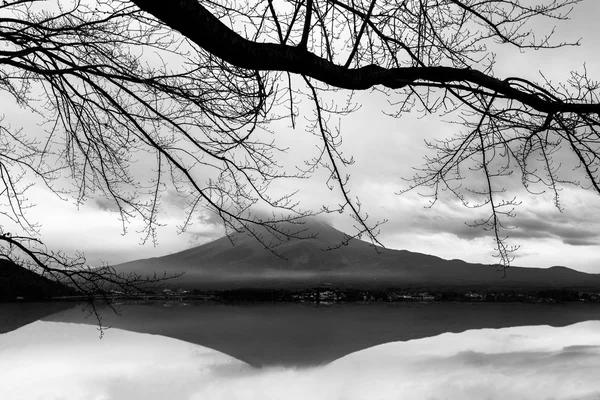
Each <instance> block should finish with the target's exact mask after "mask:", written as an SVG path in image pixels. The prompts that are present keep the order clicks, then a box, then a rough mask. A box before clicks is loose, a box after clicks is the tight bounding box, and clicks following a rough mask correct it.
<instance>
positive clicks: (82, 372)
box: [0, 321, 600, 400]
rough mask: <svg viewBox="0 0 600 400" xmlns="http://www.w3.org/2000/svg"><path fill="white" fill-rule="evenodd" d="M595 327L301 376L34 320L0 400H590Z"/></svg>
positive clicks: (432, 342)
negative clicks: (400, 399)
mask: <svg viewBox="0 0 600 400" xmlns="http://www.w3.org/2000/svg"><path fill="white" fill-rule="evenodd" d="M599 333H600V321H589V322H584V323H579V324H575V325H571V326H568V327H563V328H553V327H549V326H533V327H531V326H530V327H516V328H505V329H497V330H494V329H482V330H472V331H466V332H463V333H458V334H450V333H447V334H442V335H439V336H436V337H431V338H425V339H418V340H411V341H408V342H395V343H388V344H384V345H380V346H376V347H373V348H370V349H366V350H362V351H359V352H357V353H354V354H351V355H348V356H346V357H344V358H342V359H339V360H337V361H335V362H333V363H331V364H329V365H326V366H323V367H314V368H307V369H293V368H266V369H255V368H252V367H250V366H248V365H247V364H245V363H243V362H241V361H238V360H235V359H233V358H231V357H229V356H226V355H224V354H222V353H219V352H217V351H214V350H211V349H208V348H205V347H202V346H196V345H191V344H189V343H186V342H182V341H179V340H175V339H170V338H166V337H162V336H156V335H148V334H139V333H132V332H127V331H122V330H118V329H113V330H111V331H109V334H107V335H106V336H105V337H104V339H102V340H99V339H98V335H97V332H95V328H94V327H92V326H89V325H77V324H66V323H56V322H41V321H38V322H35V323H33V324H31V325H28V326H25V327H23V328H21V329H19V330H17V331H13V332H11V333H8V334H5V335H1V336H0V398H3V399H4V398H6V399H13V400H21V399H23V400H24V399H27V400H33V399H65V400H79V399H94V400H120V399H128V400H129V399H131V400H136V399H140V400H141V399H144V400H146V399H150V400H153V399H157V400H158V399H161V400H162V399H167V398H168V399H192V400H200V399H202V400H212V399H223V400H224V399H232V400H235V399H240V400H241V399H261V400H262V399H289V400H294V399H307V398H310V399H347V400H353V399H367V398H368V399H381V400H384V399H390V400H391V399H398V398H422V399H442V398H443V399H482V398H485V399H507V398H510V399H547V398H552V399H597V398H598V397H599V396H600V381H599V380H598V379H597V377H598V376H597V374H598V370H599V368H600V335H599Z"/></svg>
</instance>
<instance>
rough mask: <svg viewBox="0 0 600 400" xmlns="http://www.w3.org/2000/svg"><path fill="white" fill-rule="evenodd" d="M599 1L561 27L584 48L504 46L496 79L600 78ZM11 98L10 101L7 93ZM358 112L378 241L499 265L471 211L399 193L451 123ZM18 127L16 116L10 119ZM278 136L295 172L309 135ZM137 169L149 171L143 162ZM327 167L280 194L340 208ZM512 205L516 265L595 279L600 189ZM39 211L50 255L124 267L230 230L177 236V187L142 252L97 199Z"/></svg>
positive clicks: (378, 100) (49, 202)
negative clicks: (153, 239)
mask: <svg viewBox="0 0 600 400" xmlns="http://www.w3.org/2000/svg"><path fill="white" fill-rule="evenodd" d="M598 12H600V4H598V3H597V2H595V1H593V0H586V1H584V2H583V3H582V4H579V5H577V6H576V7H575V9H574V10H573V13H572V20H571V21H567V22H560V21H558V22H557V26H556V33H555V35H556V38H557V39H559V40H565V41H568V40H577V39H578V38H581V39H582V44H581V46H579V47H574V48H565V49H561V50H557V51H551V50H545V51H529V52H526V53H524V54H522V53H519V52H518V51H514V50H507V49H504V48H502V49H501V51H500V52H499V54H498V58H497V66H496V76H498V77H506V76H521V77H524V78H531V79H539V75H538V71H543V72H544V74H545V75H546V76H547V77H549V78H550V79H552V80H554V81H565V80H566V79H567V78H568V77H569V71H571V70H581V69H582V67H583V64H584V63H585V64H586V67H587V70H588V72H589V75H590V76H591V77H592V78H594V77H596V78H597V79H600V76H598V75H600V72H598V71H600V54H599V53H598V51H597V49H598V48H599V45H600V42H599V40H600V39H598V38H600V28H599V27H598V24H597V16H598V15H600V14H598ZM532 28H534V29H538V28H539V29H541V30H542V31H547V30H548V29H551V28H552V25H548V23H547V22H546V23H544V24H537V25H536V24H535V23H534V24H533V25H532ZM0 99H1V101H2V102H3V103H5V102H6V101H8V100H7V98H5V97H2V98H0ZM355 100H356V101H357V102H358V103H360V104H361V105H362V108H361V109H360V110H359V111H358V112H356V113H354V114H352V115H351V116H349V117H347V118H345V119H344V120H342V123H341V129H342V135H343V140H344V143H343V147H342V150H343V151H344V153H345V154H348V155H352V156H353V157H354V159H355V164H354V165H353V166H351V167H350V168H349V169H348V170H347V171H346V172H348V173H350V174H351V181H350V186H349V187H350V188H351V191H352V192H351V194H352V196H358V197H359V198H360V200H361V202H362V203H363V209H364V210H365V211H366V212H368V214H369V215H370V218H369V221H376V220H383V219H388V222H387V223H386V224H385V225H383V226H382V227H381V232H380V235H379V237H378V239H379V240H380V242H381V243H382V244H383V245H385V246H386V247H388V248H393V249H406V250H410V251H416V252H422V253H428V254H434V255H437V256H440V257H443V258H447V259H454V258H459V259H463V260H466V261H469V262H482V263H493V262H495V261H496V259H494V258H493V257H492V254H493V253H494V242H493V240H492V239H491V238H490V237H489V235H488V234H486V232H484V231H482V230H481V229H473V228H469V227H468V226H467V225H466V223H471V222H473V221H474V220H475V219H477V218H478V214H477V211H473V210H469V209H465V208H464V207H462V206H461V205H460V204H459V202H458V201H457V200H456V199H453V198H451V197H442V198H441V200H440V201H439V202H438V203H437V204H436V205H435V206H434V207H433V208H427V205H428V203H427V199H426V198H423V197H422V196H419V195H418V193H417V192H410V193H407V194H403V195H396V194H395V193H397V192H398V191H400V190H402V189H404V188H406V186H407V183H406V182H405V181H404V180H403V179H402V178H403V177H405V178H406V177H410V176H411V175H412V173H413V172H412V167H418V166H420V165H422V163H423V156H424V155H426V154H428V153H427V148H426V146H425V144H424V140H425V139H433V138H443V137H446V136H448V135H450V134H452V132H453V129H455V127H453V126H451V125H449V124H446V123H444V122H442V121H441V120H440V118H439V117H437V116H427V117H424V118H418V116H417V115H404V116H402V117H401V118H400V119H394V118H391V117H387V116H385V115H384V114H383V112H382V111H387V112H393V107H392V106H390V105H389V104H388V103H387V99H386V98H385V97H384V96H382V95H380V94H377V93H370V92H361V93H358V94H357V97H356V99H355ZM304 103H305V104H304V105H302V106H300V112H301V117H303V116H310V112H311V109H310V107H309V105H308V103H307V102H306V101H305V102H304ZM14 112H15V114H14V115H16V120H17V121H19V120H20V121H24V122H23V125H24V126H25V127H28V126H27V123H26V122H25V121H26V120H27V118H28V116H27V114H26V112H25V111H24V110H15V111H14ZM13 121H14V120H13ZM271 129H273V131H274V132H275V140H276V141H277V143H278V144H279V145H280V146H282V147H289V151H288V154H287V155H286V157H285V159H283V160H282V162H283V163H284V164H285V165H288V166H289V167H290V168H293V167H294V166H295V165H302V162H303V160H305V159H308V158H310V157H311V155H313V154H314V151H315V147H314V145H315V142H314V138H313V137H311V136H310V135H309V134H307V133H306V132H304V131H303V130H302V128H301V127H300V128H297V129H296V130H293V129H291V128H290V127H289V121H279V122H276V123H274V124H273V125H272V126H271ZM140 168H142V167H140ZM325 179H326V178H325V176H324V174H323V173H322V172H319V173H317V174H316V175H315V176H314V177H313V178H311V179H308V180H303V181H282V182H280V183H277V184H275V185H274V187H273V190H274V191H289V190H295V189H298V190H299V193H298V195H297V199H298V200H299V201H300V205H301V207H304V208H313V209H319V208H320V207H321V206H322V205H323V203H324V202H327V203H328V204H330V205H332V204H333V205H335V204H336V203H337V202H339V201H340V198H339V197H336V196H339V194H338V193H336V191H335V190H334V191H330V190H329V189H328V188H327V187H326V185H325ZM507 189H508V191H507V193H506V196H507V198H510V197H512V196H513V195H514V196H517V198H518V200H520V201H521V202H522V204H521V205H520V206H519V207H518V208H517V210H516V212H517V217H516V218H515V219H514V224H515V225H517V226H518V228H517V229H515V230H513V231H512V232H510V235H511V237H510V243H511V244H514V245H519V246H520V249H519V250H518V252H517V253H516V259H515V261H514V265H520V266H528V267H550V266H554V265H563V266H568V267H571V268H574V269H578V270H581V271H586V272H596V273H600V198H599V197H598V195H597V194H594V193H592V192H590V191H584V190H581V189H577V188H569V187H566V188H564V190H563V191H562V192H561V201H562V204H563V206H564V211H563V212H559V211H558V210H557V209H556V208H555V207H554V205H553V201H552V196H550V195H548V194H543V195H538V196H532V195H529V194H528V193H526V192H525V190H524V189H523V188H522V187H519V185H513V184H511V185H509V186H508V187H507ZM28 197H29V199H30V200H31V201H32V202H33V203H35V204H37V205H36V207H34V208H32V209H30V210H29V211H28V216H29V218H30V219H31V220H34V221H37V222H39V223H40V224H41V230H40V232H41V238H42V239H43V240H44V241H45V242H46V243H47V245H48V246H49V247H50V248H52V249H59V250H62V251H65V252H67V253H72V252H74V251H80V252H83V253H84V254H85V255H86V256H87V258H88V261H89V262H90V263H91V264H93V265H98V264H99V263H100V262H108V263H112V264H118V263H120V262H125V261H130V260H134V259H139V258H148V257H155V256H161V255H166V254H171V253H174V252H177V251H181V250H184V249H187V248H189V247H192V246H197V245H201V244H203V243H207V242H209V241H211V240H214V239H216V238H218V237H220V236H222V235H223V228H222V226H221V225H220V223H219V221H218V219H217V218H216V217H215V216H214V215H212V214H210V213H208V212H200V215H198V218H196V219H195V222H194V224H193V225H192V226H191V227H190V229H189V230H188V231H187V232H185V233H183V234H177V229H176V226H177V225H179V224H180V223H181V222H182V219H183V218H184V215H183V212H182V210H181V206H182V204H183V201H182V199H181V198H178V197H177V196H176V195H175V194H174V193H173V192H168V193H167V194H166V195H165V198H164V199H163V204H162V206H161V207H162V208H161V212H160V218H161V219H160V221H159V222H161V223H163V224H165V226H164V227H162V228H160V229H159V230H158V245H157V246H153V245H152V244H151V243H146V244H145V245H141V244H140V242H141V235H140V234H138V233H136V230H139V228H140V226H141V225H140V224H141V221H135V220H134V221H132V223H131V225H130V226H129V229H128V233H127V234H126V235H123V234H122V233H123V232H122V225H121V222H120V221H119V219H118V214H116V213H115V212H113V211H111V208H110V204H109V203H107V202H106V200H104V199H102V198H98V197H97V198H91V199H89V200H88V201H87V202H86V203H85V204H83V205H81V206H79V207H77V206H75V204H74V201H73V200H72V199H71V200H66V201H64V200H61V199H59V198H58V197H56V196H55V195H53V194H52V193H51V192H50V191H48V190H47V189H45V188H43V187H41V186H40V185H36V186H35V187H33V188H31V189H30V191H29V192H28ZM326 218H327V219H328V220H329V221H330V222H331V224H332V225H333V226H334V227H336V228H337V229H340V230H343V231H346V232H348V233H352V232H353V228H352V224H353V221H352V219H350V217H349V216H347V215H328V216H326Z"/></svg>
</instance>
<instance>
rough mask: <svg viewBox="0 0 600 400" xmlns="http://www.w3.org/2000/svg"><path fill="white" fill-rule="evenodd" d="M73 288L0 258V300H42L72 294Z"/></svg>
mask: <svg viewBox="0 0 600 400" xmlns="http://www.w3.org/2000/svg"><path fill="white" fill-rule="evenodd" d="M73 293H74V290H73V289H71V288H69V287H67V286H65V285H63V284H61V283H59V282H55V281H52V280H50V279H48V278H45V277H43V276H41V275H39V274H36V273H35V272H32V271H30V270H28V269H25V268H23V267H20V266H18V265H16V264H14V263H13V262H11V261H8V260H0V301H9V300H16V299H18V298H24V299H27V300H42V299H45V298H48V297H54V296H66V295H69V294H73Z"/></svg>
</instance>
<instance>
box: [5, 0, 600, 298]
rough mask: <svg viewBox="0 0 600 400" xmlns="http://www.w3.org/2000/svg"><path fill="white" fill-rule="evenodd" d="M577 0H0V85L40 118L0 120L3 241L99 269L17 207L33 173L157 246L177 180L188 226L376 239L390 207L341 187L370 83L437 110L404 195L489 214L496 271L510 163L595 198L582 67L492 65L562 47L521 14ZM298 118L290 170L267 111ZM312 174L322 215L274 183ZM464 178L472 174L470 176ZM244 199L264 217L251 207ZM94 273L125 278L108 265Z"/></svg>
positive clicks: (12, 248) (61, 272)
mask: <svg viewBox="0 0 600 400" xmlns="http://www.w3.org/2000/svg"><path fill="white" fill-rule="evenodd" d="M579 2H580V1H579V0H550V1H529V0H521V1H519V0H513V1H474V0H405V1H389V0H352V1H344V0H290V1H285V0H268V1H263V2H251V1H250V2H244V1H231V0H223V1H218V0H217V1H198V0H97V1H94V0H75V1H56V2H52V1H42V0H8V1H4V2H3V3H2V4H0V43H1V44H2V46H0V93H2V96H3V99H4V100H3V101H4V102H6V101H11V102H13V103H15V104H18V105H19V106H20V107H23V108H25V109H26V110H28V111H29V112H30V113H32V115H36V116H38V117H40V118H42V119H43V121H44V123H43V124H42V125H41V126H40V127H39V128H37V129H35V132H32V131H30V130H31V129H26V128H23V129H21V127H20V126H19V121H10V120H9V118H7V117H6V116H5V117H4V119H2V121H0V135H1V136H0V177H1V178H2V192H1V193H0V195H1V196H2V199H3V200H2V209H1V212H2V217H3V218H4V219H6V220H7V221H9V220H10V221H11V224H12V226H15V227H16V228H14V229H17V230H18V232H15V231H14V229H13V228H11V229H12V230H13V231H12V233H11V232H9V230H8V228H5V225H4V224H2V228H0V241H1V242H2V250H1V251H2V255H3V257H6V258H9V259H12V260H19V261H21V262H25V263H29V264H30V265H32V266H34V267H35V268H39V269H41V270H43V271H46V272H47V273H50V274H54V275H57V276H62V277H63V278H64V277H66V278H67V279H68V280H71V281H72V282H73V283H76V284H78V285H83V284H82V283H80V282H82V280H81V279H80V278H82V279H83V281H84V282H87V283H89V282H92V286H85V285H83V286H82V289H84V290H87V291H93V290H96V289H98V286H97V285H98V284H96V283H93V282H99V281H100V280H98V281H97V280H95V279H96V277H97V275H98V271H99V270H96V269H90V268H89V267H86V264H85V261H84V260H83V258H81V257H76V258H75V259H72V258H69V257H67V256H66V255H64V254H62V253H60V252H58V253H57V252H53V251H50V250H48V249H46V248H45V247H44V246H43V243H41V242H40V241H39V239H36V236H35V235H36V230H37V228H38V227H37V226H36V224H35V223H34V222H30V221H29V220H28V219H27V218H26V213H25V211H26V207H27V206H28V203H27V199H26V197H25V191H26V189H27V188H28V187H29V186H30V185H31V184H32V183H33V182H36V183H42V184H44V185H46V186H48V187H49V188H51V189H52V190H53V191H54V192H55V193H57V194H58V195H60V196H73V197H74V198H75V199H76V200H77V201H78V202H84V201H85V200H86V199H88V198H89V197H90V196H93V195H101V196H104V197H106V198H108V199H110V200H111V201H112V203H113V204H114V207H115V208H116V209H117V210H118V211H119V213H120V216H121V219H122V221H123V229H124V230H126V229H127V226H128V222H129V221H130V220H131V219H132V218H141V219H143V221H144V222H145V229H144V230H143V232H142V236H143V238H144V240H145V241H153V240H156V236H155V235H156V228H157V226H160V223H161V222H160V219H159V218H158V210H159V209H160V203H161V197H162V195H163V193H164V191H165V188H166V187H167V186H168V185H173V186H174V187H175V188H176V190H177V192H178V193H179V194H180V195H181V196H184V197H185V198H186V201H187V206H186V212H187V215H188V219H187V220H184V221H182V223H181V226H180V229H181V230H182V231H183V230H185V229H186V228H187V226H188V224H189V223H190V221H191V218H192V217H193V216H194V215H195V214H196V213H197V212H198V211H199V210H201V209H209V210H210V211H212V212H213V213H215V214H216V215H218V216H219V217H220V219H221V220H222V222H223V223H224V224H225V227H226V229H227V230H228V232H233V231H237V232H240V231H247V232H249V234H251V235H254V236H255V238H256V239H257V240H259V241H260V242H261V243H263V244H264V246H265V247H266V248H267V249H269V250H271V251H276V247H274V246H276V244H273V243H274V241H272V238H270V237H269V235H271V236H274V237H275V238H282V237H286V236H295V237H298V236H302V227H301V225H298V229H294V230H289V228H287V227H288V226H289V225H287V224H282V223H283V222H286V221H288V222H289V221H291V222H299V221H301V219H302V217H304V216H306V215H310V214H313V213H315V212H334V211H339V212H347V213H348V214H350V215H351V216H352V217H353V218H354V220H355V221H356V223H355V226H356V228H357V229H356V232H355V235H354V236H362V237H364V236H366V237H367V238H368V239H370V240H371V242H372V243H374V244H380V243H379V241H378V239H377V227H378V226H379V225H380V224H381V223H382V222H384V221H370V220H369V219H368V213H367V212H368V210H363V209H362V208H361V202H360V200H359V199H357V198H355V197H354V196H353V195H352V194H351V193H350V190H349V188H348V179H349V176H350V175H349V171H350V170H349V166H350V165H351V164H352V163H353V159H352V157H351V156H350V157H348V156H346V155H345V154H344V153H343V151H342V139H343V137H344V132H343V128H339V127H338V126H337V125H336V121H337V117H338V116H340V117H343V116H346V115H348V114H351V113H353V112H355V111H356V109H357V108H358V105H357V104H356V103H355V102H354V101H353V98H352V96H353V94H354V93H355V92H356V91H365V90H374V91H379V92H383V93H385V94H387V95H388V96H390V102H391V104H392V107H391V109H392V112H391V114H392V117H399V116H401V115H402V114H405V113H420V114H423V115H444V116H445V117H446V119H448V120H449V121H450V123H454V124H456V125H455V134H454V135H453V136H452V137H448V138H447V139H446V140H444V141H439V142H438V141H436V142H431V143H428V144H427V145H428V146H429V147H430V150H431V151H430V152H429V153H427V154H425V155H424V156H425V159H424V164H423V165H422V166H416V167H417V169H416V173H415V175H414V176H412V177H407V178H408V182H409V183H408V186H407V187H406V188H405V189H404V190H405V191H407V190H414V189H417V188H419V190H421V191H423V190H424V192H423V193H425V194H426V195H427V196H429V197H430V198H431V204H432V205H433V204H434V203H435V202H436V201H437V199H438V195H439V194H440V193H441V191H449V192H451V193H452V194H453V195H454V196H456V197H457V198H458V199H459V200H460V201H461V202H462V203H463V205H465V206H466V207H474V208H482V209H486V210H487V217H486V218H483V219H481V220H477V221H475V222H474V223H473V225H474V226H475V227H476V228H480V229H481V228H483V229H486V230H490V231H491V232H492V233H493V237H494V239H495V243H496V251H497V256H498V258H499V265H501V266H502V267H504V268H506V267H508V266H509V265H510V263H511V261H512V259H513V256H512V252H513V251H514V250H515V249H516V248H515V247H514V246H510V245H509V244H508V243H507V241H506V239H507V230H509V229H510V223H509V222H507V221H508V220H509V219H510V217H511V216H513V215H514V212H515V211H514V210H515V206H516V205H518V200H517V199H514V198H510V197H508V198H507V197H506V196H505V195H504V194H505V193H504V183H503V178H504V177H506V176H508V175H511V174H513V173H517V174H520V176H521V181H522V183H523V185H524V186H525V187H526V188H528V189H530V190H531V191H532V192H535V191H536V190H537V189H531V188H533V187H534V186H535V187H537V185H542V186H545V187H547V188H549V189H550V190H551V191H552V192H553V193H554V196H555V203H556V206H557V207H559V208H560V207H561V203H560V201H559V192H560V189H561V185H565V184H573V185H579V186H581V187H584V188H589V189H591V190H594V191H596V192H598V193H600V175H599V173H598V166H599V165H600V158H599V154H600V153H599V143H600V141H599V136H598V129H599V123H600V102H599V99H598V93H599V91H598V89H599V86H600V85H599V84H598V82H597V81H595V80H593V79H592V78H591V77H588V75H587V71H586V70H585V69H584V70H583V71H582V72H572V74H571V78H570V79H569V80H568V81H567V82H562V83H558V84H557V83H553V82H551V81H550V80H548V79H545V77H544V75H543V74H541V75H540V79H539V80H537V81H533V80H531V79H527V78H525V77H522V76H496V74H495V70H494V67H495V61H496V52H495V50H494V49H497V48H499V46H507V47H511V48H517V49H521V50H523V51H529V50H535V49H549V51H558V52H560V49H561V48H562V47H565V46H574V45H577V44H578V42H573V43H569V42H563V41H561V40H560V39H557V38H555V37H554V36H553V31H549V32H537V31H536V30H535V29H533V28H532V27H531V26H532V25H531V21H532V20H539V19H547V20H552V21H556V22H557V23H558V22H560V21H562V20H566V19H568V14H569V11H570V10H571V8H572V7H574V6H576V5H577V3H579ZM332 99H335V101H332ZM300 104H303V105H302V107H300ZM307 107H308V108H307ZM306 110H309V111H306ZM307 112H308V113H309V114H310V115H309V116H308V117H307V118H308V120H309V123H308V129H309V131H310V132H311V133H312V134H314V135H315V136H316V137H317V138H318V139H319V143H320V147H319V151H318V154H317V156H316V157H310V158H309V159H307V160H306V163H305V165H303V166H302V167H301V168H299V169H298V170H295V171H286V170H285V169H284V168H282V167H281V166H280V165H279V164H278V161H277V160H278V156H279V155H280V154H281V153H282V152H285V151H286V149H285V148H282V147H280V146H279V144H278V140H277V132H273V131H272V128H271V123H272V122H273V121H277V120H282V119H286V120H287V121H289V123H290V124H291V125H292V126H294V127H295V126H296V125H297V118H298V117H300V116H305V117H306V115H302V114H303V113H304V114H306V113H307ZM565 149H566V150H568V151H569V152H570V154H572V155H573V156H574V157H575V159H576V161H577V165H578V173H579V176H580V178H579V179H573V178H572V176H571V175H567V176H564V175H562V173H561V172H562V171H561V168H560V166H561V164H560V162H557V161H556V160H555V158H556V154H558V153H562V152H563V151H564V150H565ZM140 159H142V160H144V162H145V163H146V164H147V165H150V166H151V170H152V171H153V178H151V179H150V180H147V179H146V180H144V179H143V178H140V175H139V171H138V170H136V168H135V161H136V160H140ZM318 168H321V169H325V170H326V171H328V179H327V181H326V184H327V185H328V186H330V187H331V188H334V189H335V192H336V193H337V194H338V196H339V199H340V201H339V207H337V208H335V209H334V208H331V207H326V206H325V207H324V208H323V209H322V210H305V209H303V208H302V205H301V204H298V202H297V200H296V198H295V193H294V192H293V191H291V192H290V193H288V194H285V195H283V196H273V195H272V192H271V191H270V190H269V186H270V185H271V184H272V183H273V182H274V181H277V180H281V179H302V178H308V177H310V176H311V175H312V174H313V173H314V172H315V171H316V169H318ZM465 171H467V172H465ZM146 172H147V171H146ZM469 174H470V175H472V174H479V176H480V179H479V180H478V181H476V183H475V184H473V181H472V180H467V179H465V176H466V175H469ZM257 207H263V208H265V207H266V208H268V209H269V210H271V211H272V212H273V213H272V216H271V217H269V218H265V217H264V216H262V215H259V214H255V213H253V210H254V209H256V208H257ZM257 227H261V229H257ZM264 232H267V233H268V234H267V235H265V234H264ZM65 267H69V268H65ZM100 275H102V274H100ZM98 278H102V279H104V278H110V279H112V280H113V281H116V282H118V283H120V284H126V283H127V282H131V281H132V278H131V277H130V278H129V279H127V278H126V277H119V276H118V274H117V273H116V272H115V271H114V270H112V269H110V268H107V269H105V270H104V275H103V276H100V277H98ZM136 279H137V278H136ZM136 279H133V281H136Z"/></svg>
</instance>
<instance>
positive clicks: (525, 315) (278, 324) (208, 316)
mask: <svg viewBox="0 0 600 400" xmlns="http://www.w3.org/2000/svg"><path fill="white" fill-rule="evenodd" d="M119 309H120V311H121V314H122V316H117V315H115V314H114V313H112V311H110V310H108V309H104V310H102V316H103V323H104V324H105V325H108V326H112V327H115V328H120V329H125V330H129V331H134V332H140V333H152V334H158V335H163V336H168V337H171V338H175V339H180V340H184V341H187V342H190V343H195V344H199V345H201V346H205V347H209V348H211V349H214V350H217V351H219V352H222V353H225V354H228V355H230V356H232V357H234V358H236V359H238V360H241V361H244V362H246V363H248V364H250V365H252V366H255V367H267V366H299V367H306V366H311V365H322V364H327V363H329V362H331V361H333V360H336V359H338V358H341V357H343V356H345V355H348V354H350V353H353V352H356V351H360V350H362V349H366V348H369V347H372V346H376V345H379V344H383V343H388V342H395V341H406V340H411V339H418V338H423V337H429V336H435V335H439V334H441V333H445V332H462V331H465V330H468V329H481V328H503V327H511V326H524V325H551V326H566V325H570V324H573V323H577V322H581V321H587V320H600V305H598V304H558V305H557V304H553V305H549V304H524V303H430V304H419V303H396V304H337V305H330V306H323V305H320V306H317V305H312V304H290V303H282V304H279V303H277V304H242V305H224V304H211V303H196V304H194V303H187V304H186V303H178V302H171V303H161V302H154V303H148V304H122V305H120V306H119ZM85 315H86V314H85V313H83V312H81V307H74V308H72V309H69V310H66V311H63V312H60V313H57V314H54V315H52V316H49V317H47V318H45V319H44V320H46V321H56V322H78V323H86V324H96V323H97V321H95V320H94V319H93V317H90V318H88V319H85ZM106 334H107V335H110V330H109V331H108V332H107V333H106Z"/></svg>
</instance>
